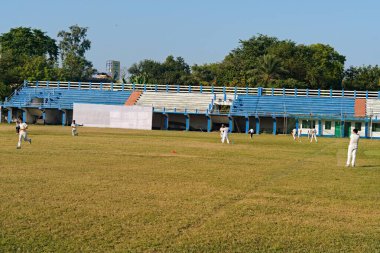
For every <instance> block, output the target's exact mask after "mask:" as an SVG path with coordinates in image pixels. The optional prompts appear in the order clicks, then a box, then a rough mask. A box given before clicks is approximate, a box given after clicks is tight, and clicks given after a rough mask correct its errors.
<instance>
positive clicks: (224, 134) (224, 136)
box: [222, 127, 230, 144]
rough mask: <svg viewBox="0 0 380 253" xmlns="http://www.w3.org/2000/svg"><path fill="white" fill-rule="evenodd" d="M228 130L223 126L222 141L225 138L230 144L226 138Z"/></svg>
mask: <svg viewBox="0 0 380 253" xmlns="http://www.w3.org/2000/svg"><path fill="white" fill-rule="evenodd" d="M228 131H229V128H228V127H223V135H222V143H224V141H225V140H227V143H228V144H230V140H229V139H228Z"/></svg>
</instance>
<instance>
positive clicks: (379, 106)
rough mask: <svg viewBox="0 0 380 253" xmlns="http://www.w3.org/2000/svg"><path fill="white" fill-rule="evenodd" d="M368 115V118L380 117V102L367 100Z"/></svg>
mask: <svg viewBox="0 0 380 253" xmlns="http://www.w3.org/2000/svg"><path fill="white" fill-rule="evenodd" d="M366 114H367V116H375V117H376V116H378V117H379V116H380V100H377V99H367V104H366Z"/></svg>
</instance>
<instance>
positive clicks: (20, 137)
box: [17, 132, 30, 148]
mask: <svg viewBox="0 0 380 253" xmlns="http://www.w3.org/2000/svg"><path fill="white" fill-rule="evenodd" d="M22 140H24V141H30V139H29V138H28V133H27V132H22V133H19V135H18V143H17V147H19V148H20V147H21V141H22Z"/></svg>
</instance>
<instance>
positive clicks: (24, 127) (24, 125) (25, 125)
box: [20, 123, 28, 133]
mask: <svg viewBox="0 0 380 253" xmlns="http://www.w3.org/2000/svg"><path fill="white" fill-rule="evenodd" d="M27 128H28V125H27V124H26V123H21V124H20V133H21V132H26V129H27Z"/></svg>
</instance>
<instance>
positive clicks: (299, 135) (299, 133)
mask: <svg viewBox="0 0 380 253" xmlns="http://www.w3.org/2000/svg"><path fill="white" fill-rule="evenodd" d="M301 135H302V128H300V129H298V136H297V137H298V141H299V142H301Z"/></svg>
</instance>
